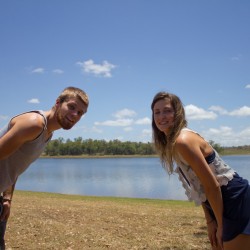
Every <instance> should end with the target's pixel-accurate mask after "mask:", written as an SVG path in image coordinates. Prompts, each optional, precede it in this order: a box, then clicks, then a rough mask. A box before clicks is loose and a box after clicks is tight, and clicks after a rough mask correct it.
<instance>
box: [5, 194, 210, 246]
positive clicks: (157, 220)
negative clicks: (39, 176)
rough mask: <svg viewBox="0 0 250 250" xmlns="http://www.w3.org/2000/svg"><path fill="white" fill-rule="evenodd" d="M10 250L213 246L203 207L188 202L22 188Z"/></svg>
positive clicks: (8, 238) (13, 214) (14, 211)
mask: <svg viewBox="0 0 250 250" xmlns="http://www.w3.org/2000/svg"><path fill="white" fill-rule="evenodd" d="M6 246H7V249H25V250H29V249H36V250H37V249H46V250H47V249H60V250H62V249H68V250H69V249H112V250H113V249H114V250H118V249H119V250H123V249H126V250H128V249H129V250H130V249H152V250H156V249H160V250H170V249H180V250H185V249H199V250H200V249H210V248H209V244H208V240H207V235H206V227H205V222H204V217H203V212H202V209H201V207H195V206H194V205H193V203H190V202H185V201H178V202H176V201H161V200H150V199H148V200H147V199H123V198H107V197H106V198H105V197H85V196H71V195H58V194H49V193H33V192H20V191H16V192H15V195H14V200H13V203H12V211H11V217H10V219H9V223H8V229H7V232H6Z"/></svg>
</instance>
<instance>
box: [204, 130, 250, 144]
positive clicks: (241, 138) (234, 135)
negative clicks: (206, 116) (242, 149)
mask: <svg viewBox="0 0 250 250" xmlns="http://www.w3.org/2000/svg"><path fill="white" fill-rule="evenodd" d="M201 134H202V135H203V136H204V138H206V140H212V141H214V142H216V143H219V144H220V145H221V146H226V147H228V146H240V145H249V140H250V127H249V128H246V129H244V130H242V131H240V132H238V131H234V130H233V129H232V128H230V127H227V126H221V127H220V128H218V129H216V128H210V129H207V130H204V131H203V132H201Z"/></svg>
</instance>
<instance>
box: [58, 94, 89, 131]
mask: <svg viewBox="0 0 250 250" xmlns="http://www.w3.org/2000/svg"><path fill="white" fill-rule="evenodd" d="M86 112H87V106H86V105H85V104H84V103H83V102H82V101H81V100H79V99H78V98H70V99H69V100H68V101H65V102H63V103H61V104H59V103H58V107H57V111H56V119H57V122H58V123H59V124H60V126H61V127H62V128H63V129H66V130H68V129H71V128H72V127H73V126H74V125H75V124H76V123H77V122H78V121H79V120H80V119H81V117H82V116H83V115H84V114H85V113H86Z"/></svg>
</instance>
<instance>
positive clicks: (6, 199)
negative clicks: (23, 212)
mask: <svg viewBox="0 0 250 250" xmlns="http://www.w3.org/2000/svg"><path fill="white" fill-rule="evenodd" d="M6 201H8V202H9V203H10V202H11V199H8V198H3V202H6Z"/></svg>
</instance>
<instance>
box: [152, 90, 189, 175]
mask: <svg viewBox="0 0 250 250" xmlns="http://www.w3.org/2000/svg"><path fill="white" fill-rule="evenodd" d="M160 100H169V102H170V104H171V106H172V107H173V110H174V125H173V127H172V128H171V130H170V132H169V133H168V134H167V135H166V134H165V133H163V132H162V131H160V130H159V129H158V128H157V126H156V124H155V121H154V112H153V111H154V105H155V104H156V102H158V101H160ZM151 110H152V129H153V134H152V139H153V143H154V146H155V149H156V152H157V153H158V155H159V157H160V159H161V162H162V166H163V167H164V168H165V169H166V170H167V172H168V173H169V174H172V173H173V171H174V162H175V161H176V160H177V159H178V157H177V155H176V154H175V151H174V145H175V141H176V139H177V137H178V135H179V134H180V132H181V130H182V129H183V128H184V127H187V120H186V118H185V110H184V107H183V104H182V102H181V100H180V98H179V97H178V96H176V95H174V94H171V93H167V92H159V93H157V94H156V95H155V96H154V99H153V101H152V104H151Z"/></svg>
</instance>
